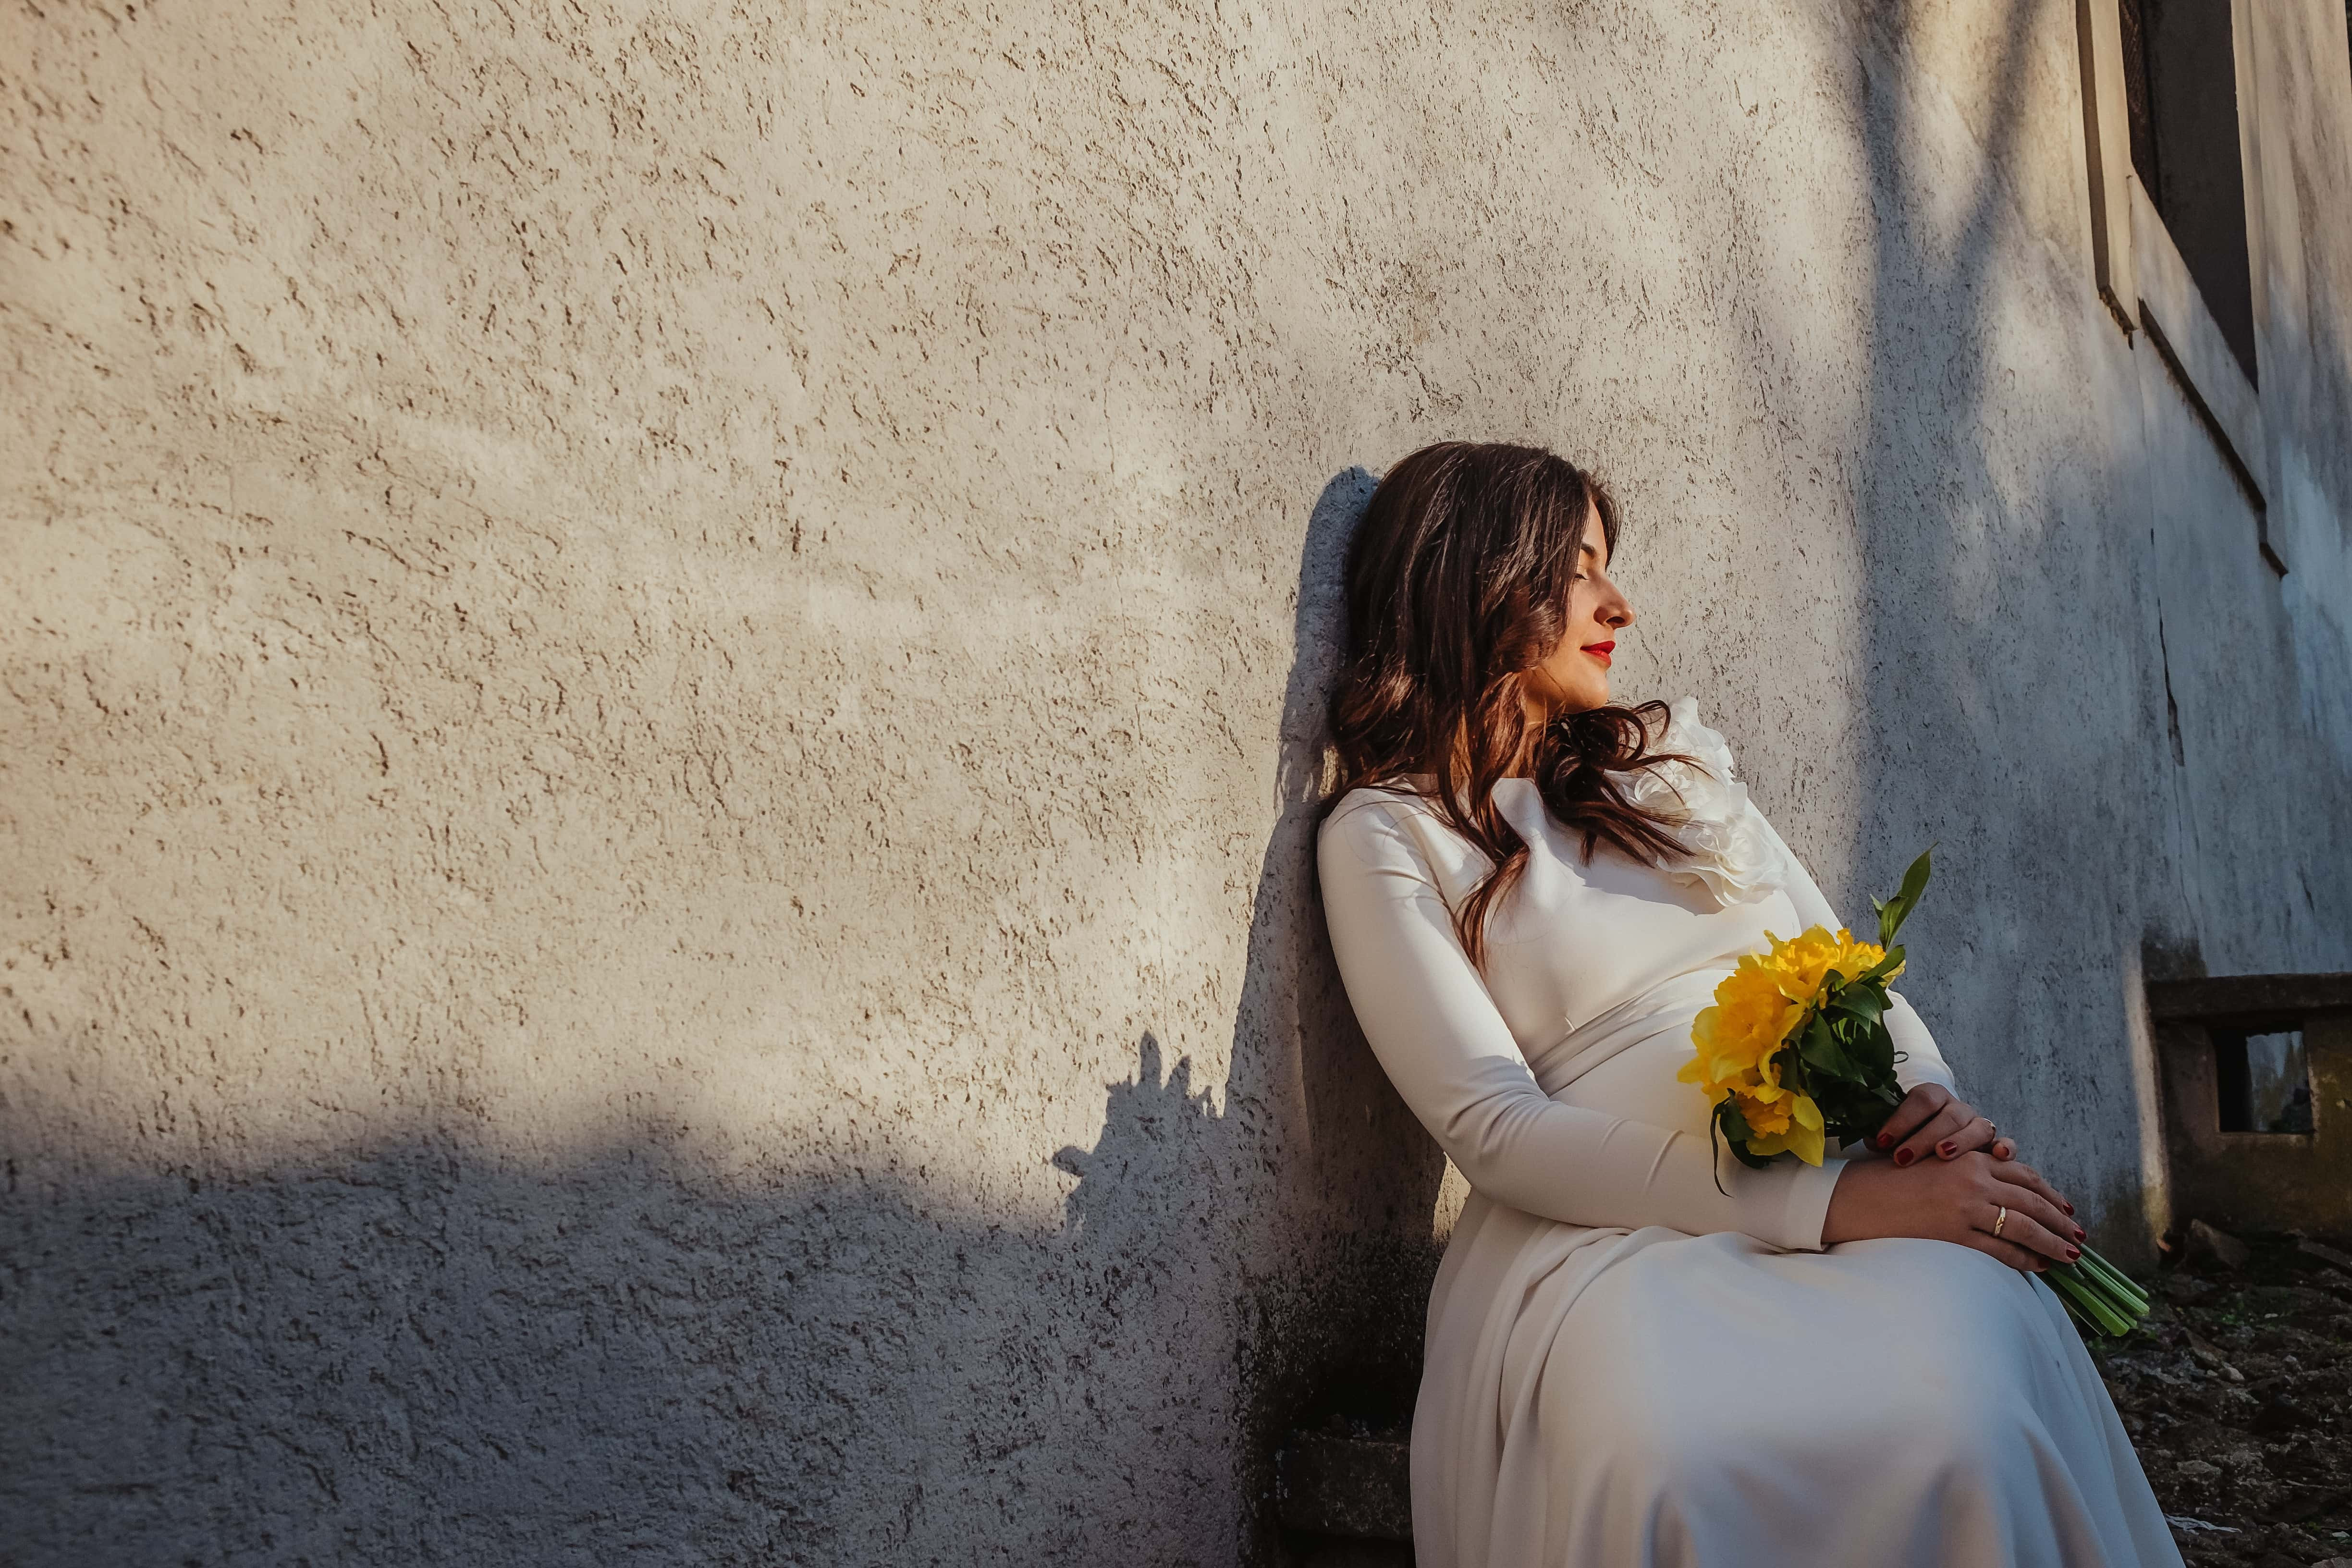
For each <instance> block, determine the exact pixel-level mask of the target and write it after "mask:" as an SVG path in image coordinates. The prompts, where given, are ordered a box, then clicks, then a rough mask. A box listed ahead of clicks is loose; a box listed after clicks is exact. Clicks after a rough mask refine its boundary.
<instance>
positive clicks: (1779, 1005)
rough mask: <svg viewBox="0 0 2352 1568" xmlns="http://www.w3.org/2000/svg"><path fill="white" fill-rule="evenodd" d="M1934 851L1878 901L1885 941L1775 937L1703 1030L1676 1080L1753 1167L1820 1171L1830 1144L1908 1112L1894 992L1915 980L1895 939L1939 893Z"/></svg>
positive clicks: (1843, 933)
mask: <svg viewBox="0 0 2352 1568" xmlns="http://www.w3.org/2000/svg"><path fill="white" fill-rule="evenodd" d="M1933 852H1934V851H1933V849H1932V848H1930V849H1929V850H1927V852H1924V853H1922V854H1921V855H1920V857H1919V858H1917V859H1916V860H1914V861H1912V862H1911V868H1910V869H1909V870H1907V871H1906V872H1904V874H1903V887H1902V889H1901V890H1900V891H1898V892H1897V893H1896V894H1895V897H1893V898H1892V899H1889V900H1885V901H1884V902H1881V901H1880V900H1875V899H1874V900H1871V907H1872V908H1874V909H1875V910H1877V911H1878V941H1877V942H1857V941H1856V940H1854V936H1853V932H1852V931H1847V930H1845V929H1844V928H1843V927H1840V928H1839V929H1838V931H1836V932H1835V933H1834V934H1832V932H1831V931H1829V930H1828V928H1826V927H1824V926H1813V927H1811V928H1810V929H1809V930H1807V931H1804V932H1802V933H1801V934H1800V935H1797V936H1792V937H1777V936H1774V935H1773V934H1772V933H1771V932H1770V931H1766V932H1765V933H1764V936H1765V940H1767V941H1768V942H1770V943H1771V944H1772V945H1771V947H1770V948H1769V950H1768V951H1766V952H1751V953H1748V954H1747V955H1746V956H1745V957H1743V958H1741V959H1740V961H1739V967H1738V969H1736V970H1734V971H1732V973H1730V974H1728V975H1727V976H1725V978H1724V981H1723V984H1720V985H1718V986H1717V987H1716V988H1715V1005H1714V1006H1712V1007H1709V1008H1706V1009H1705V1010H1704V1011H1702V1012H1701V1013H1700V1014H1699V1016H1698V1018H1697V1020H1696V1022H1695V1023H1694V1024H1693V1025H1692V1026H1691V1043H1692V1044H1693V1045H1695V1046H1696V1047H1698V1054H1697V1056H1696V1057H1694V1058H1692V1059H1691V1060H1690V1061H1689V1062H1687V1063H1686V1064H1685V1066H1684V1068H1683V1069H1682V1071H1681V1072H1680V1073H1679V1074H1677V1075H1676V1076H1677V1077H1678V1078H1679V1079H1681V1080H1682V1081H1683V1082H1685V1083H1696V1084H1698V1085H1700V1086H1702V1087H1703V1088H1705V1089H1706V1091H1707V1094H1708V1095H1709V1096H1710V1097H1712V1098H1714V1099H1715V1100H1716V1105H1715V1130H1716V1131H1717V1133H1719V1134H1720V1135H1721V1136H1722V1138H1723V1141H1724V1142H1727V1143H1728V1144H1730V1145H1731V1152H1733V1153H1734V1154H1736V1155H1738V1157H1739V1160H1740V1162H1741V1163H1743V1164H1748V1165H1753V1166H1758V1167H1761V1166H1763V1165H1766V1164H1768V1163H1770V1162H1771V1159H1772V1157H1773V1156H1774V1155H1776V1154H1782V1153H1789V1154H1794V1155H1796V1156H1797V1158H1799V1159H1800V1160H1802V1161H1804V1162H1805V1163H1807V1164H1809V1165H1818V1164H1820V1163H1822V1152H1823V1149H1824V1146H1825V1145H1826V1143H1827V1142H1828V1141H1829V1140H1830V1139H1832V1138H1834V1139H1836V1140H1837V1142H1838V1146H1839V1147H1840V1148H1843V1147H1844V1146H1845V1145H1846V1144H1848V1143H1851V1142H1853V1141H1854V1140H1856V1139H1858V1138H1865V1137H1867V1136H1869V1135H1870V1134H1871V1133H1872V1132H1874V1131H1877V1130H1878V1125H1879V1123H1881V1122H1883V1121H1885V1120H1886V1117H1887V1114H1888V1112H1890V1111H1892V1110H1894V1109H1895V1107H1896V1106H1897V1105H1900V1104H1901V1103H1902V1102H1903V1089H1902V1086H1901V1085H1900V1084H1899V1083H1897V1082H1896V1081H1895V1062H1896V1060H1897V1059H1898V1053H1897V1052H1896V1050H1895V1037H1894V1036H1892V1035H1891V1034H1889V1033H1888V1032H1887V1029H1886V1018H1885V1014H1886V1008H1887V997H1886V983H1887V982H1888V981H1890V980H1892V979H1894V978H1895V976H1896V975H1898V974H1900V973H1903V950H1902V949H1901V948H1899V947H1896V946H1895V945H1894V942H1895V932H1896V931H1898V930H1900V929H1901V927H1902V925H1903V921H1904V920H1905V918H1906V916H1908V915H1909V914H1910V912H1911V910H1912V906H1914V905H1915V904H1916V903H1917V902H1918V901H1919V895H1920V894H1921V893H1922V892H1924V891H1925V890H1926V889H1927V875H1928V860H1927V857H1928V855H1929V854H1932V853H1933Z"/></svg>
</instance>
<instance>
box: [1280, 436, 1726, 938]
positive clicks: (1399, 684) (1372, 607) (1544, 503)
mask: <svg viewBox="0 0 2352 1568" xmlns="http://www.w3.org/2000/svg"><path fill="white" fill-rule="evenodd" d="M1595 511H1598V512H1599V513H1600V515H1601V531H1602V532H1603V534H1604V535H1605V536H1606V537H1607V540H1608V546H1609V553H1610V556H1611V558H1612V560H1613V559H1614V558H1615V556H1616V553H1617V503H1616V502H1615V501H1614V500H1612V499H1611V497H1610V494H1609V492H1608V491H1607V490H1606V489H1602V488H1601V484H1600V482H1599V481H1598V480H1596V479H1594V478H1593V477H1592V476H1591V475H1590V474H1588V473H1586V472H1585V471H1584V470H1583V469H1581V468H1578V467H1576V465H1574V464H1573V463H1570V462H1569V461H1568V460H1567V459H1566V458H1560V457H1558V456H1556V455H1554V454H1553V453H1550V452H1547V451H1544V450H1542V449H1541V448H1539V447H1512V446H1505V445H1500V444H1496V443H1483V442H1467V441H1445V442H1441V443H1439V444H1438V445H1436V446H1433V447H1423V448H1422V449H1421V450H1420V451H1418V452H1415V453H1413V454H1412V456H1411V457H1409V458H1405V459H1404V460H1403V461H1402V462H1400V463H1399V464H1397V466H1396V467H1395V468H1391V469H1390V470H1389V472H1388V475H1387V477H1386V478H1384V479H1381V482H1380V485H1379V487H1378V488H1377V489H1375V490H1374V491H1373V492H1372V500H1371V504H1370V507H1369V508H1368V509H1367V510H1366V511H1365V513H1364V519H1363V521H1362V523H1361V524H1360V526H1359V527H1358V529H1357V531H1356V536H1355V539H1354V540H1353V542H1351V543H1350V545H1349V552H1348V566H1347V587H1348V651H1347V657H1346V659H1345V662H1344V663H1343V664H1342V665H1341V667H1340V672H1339V689H1338V690H1337V692H1336V693H1335V694H1334V695H1333V697H1332V700H1331V743H1332V747H1333V749H1334V750H1335V751H1336V752H1338V753H1339V774H1338V778H1337V780H1336V782H1335V783H1334V784H1333V787H1332V789H1331V792H1330V794H1329V795H1328V797H1327V799H1326V800H1325V802H1324V805H1323V811H1324V813H1325V814H1326V815H1327V816H1328V814H1329V812H1330V810H1331V808H1332V807H1333V806H1335V805H1338V803H1339V799H1340V797H1342V796H1344V795H1346V794H1347V793H1348V792H1349V790H1352V789H1355V788H1358V787H1359V786H1365V785H1372V786H1379V787H1383V788H1388V789H1393V790H1403V791H1409V792H1411V793H1413V794H1417V795H1420V796H1421V797H1422V798H1423V799H1424V800H1426V801H1428V802H1429V804H1430V805H1431V807H1432V808H1433V810H1434V811H1435V812H1436V813H1437V815H1438V816H1439V817H1440V818H1441V819H1443V820H1444V822H1445V823H1446V824H1447V826H1451V827H1452V828H1453V829H1454V831H1455V832H1457V833H1459V834H1461V835H1462V837H1465V838H1466V839H1468V840H1469V841H1470V842H1471V843H1472V844H1474V845H1475V846H1476V847H1478V848H1479V849H1480V850H1482V851H1484V852H1485V854H1486V858H1487V860H1488V861H1489V862H1490V864H1491V867H1492V868H1491V869H1490V870H1489V871H1488V872H1487V874H1486V876H1485V877H1484V878H1482V879H1480V880H1479V882H1478V885H1477V886H1476V887H1475V888H1474V889H1472V890H1471V892H1470V896H1469V897H1468V898H1466V899H1465V900H1462V903H1461V906H1460V907H1459V908H1457V909H1455V910H1454V934H1455V935H1457V936H1458V937H1460V938H1461V940H1462V946H1463V950H1464V951H1465V952H1467V953H1468V954H1469V955H1470V962H1471V963H1474V964H1480V965H1483V964H1484V963H1485V961H1486V919H1487V915H1488V913H1489V912H1490V911H1491V910H1493V908H1494V907H1495V904H1496V900H1499V899H1501V898H1502V897H1503V895H1504V894H1506V893H1507V892H1508V891H1509V890H1510V889H1511V888H1512V887H1513V886H1514V885H1515V884H1516V883H1517V881H1518V879H1519V877H1520V875H1521V874H1522V873H1523V872H1524V871H1525V870H1526V869H1527V864H1528V845H1527V841H1526V840H1525V839H1524V838H1522V837H1519V833H1518V830H1517V828H1515V827H1513V826H1511V825H1510V824H1509V823H1508V822H1507V821H1506V820H1504V817H1503V814H1502V813H1501V812H1500V811H1499V810H1497V809H1496V805H1495V801H1494V792H1495V785H1496V782H1497V781H1499V780H1501V779H1502V778H1504V777H1505V776H1507V773H1508V770H1509V768H1510V766H1511V764H1512V763H1514V762H1516V761H1517V759H1518V757H1519V754H1520V751H1521V747H1522V742H1523V738H1524V734H1525V729H1526V724H1527V720H1526V716H1525V715H1526V709H1525V706H1524V702H1523V699H1522V696H1521V691H1522V689H1523V687H1524V686H1525V684H1526V681H1527V677H1528V671H1530V670H1531V669H1533V668H1535V667H1536V666H1537V665H1538V664H1540V663H1541V662H1542V661H1543V660H1544V659H1545V658H1548V657H1549V655H1550V653H1551V652H1552V650H1553V649H1554V648H1555V647H1558V646H1559V639H1560V637H1562V636H1563V635H1565V633H1566V631H1567V618H1568V605H1569V590H1570V584H1571V583H1572V582H1573V581H1574V578H1575V574H1576V567H1577V559H1578V552H1579V551H1580V548H1581V547H1582V544H1583V542H1584V530H1585V525H1586V520H1587V519H1588V518H1589V517H1591V515H1592V513H1593V512H1595ZM1665 714H1666V705H1665V704H1664V703H1663V702H1644V703H1642V704H1640V705H1639V706H1637V707H1632V708H1621V707H1613V706H1612V707H1602V708H1593V709H1588V710H1584V711H1582V712H1577V713H1561V714H1558V715H1556V716H1555V717H1553V719H1552V720H1551V721H1550V722H1549V723H1548V724H1547V725H1546V726H1545V727H1544V731H1543V733H1542V734H1541V735H1540V736H1539V737H1538V739H1537V742H1536V747H1535V760H1534V770H1533V771H1534V777H1535V784H1536V790H1537V792H1538V795H1541V796H1542V799H1543V803H1544V805H1545V807H1546V809H1548V810H1549V812H1550V813H1551V815H1552V817H1553V818H1554V819H1555V820H1556V821H1558V822H1559V823H1560V824H1561V825H1562V826H1565V827H1566V828H1568V829H1569V830H1570V832H1579V833H1581V834H1582V835H1583V836H1584V853H1585V854H1586V856H1587V857H1590V856H1591V854H1592V852H1593V849H1594V847H1596V846H1597V845H1599V844H1600V843H1601V841H1603V840H1606V841H1607V842H1609V843H1610V844H1612V845H1614V846H1615V847H1617V848H1619V849H1621V850H1622V851H1623V852H1624V853H1625V854H1627V855H1629V856H1631V857H1633V858H1634V859H1636V860H1643V861H1650V862H1655V861H1658V860H1660V859H1663V858H1668V857H1670V856H1672V855H1674V854H1675V853H1676V846H1675V840H1674V839H1673V838H1672V837H1669V836H1668V835H1667V833H1666V832H1665V830H1664V819H1662V818H1660V817H1658V816H1655V815H1654V814H1652V813H1650V812H1648V811H1645V810H1643V808H1641V807H1639V806H1637V805H1633V802H1631V801H1630V800H1628V799H1626V797H1625V795H1623V793H1622V791H1621V790H1620V789H1619V787H1618V785H1617V783H1616V781H1615V780H1613V779H1612V778H1611V776H1610V774H1611V773H1612V772H1624V771H1626V770H1630V769H1634V768H1640V767H1643V766H1647V765H1649V764H1652V763H1661V762H1669V761H1683V762H1693V761H1695V759H1692V758H1688V757H1685V756H1683V754H1682V753H1680V752H1652V751H1650V750H1649V749H1648V748H1649V743H1650V740H1651V731H1650V723H1651V722H1652V721H1657V722H1658V724H1659V728H1660V730H1661V731H1663V729H1664V717H1665ZM1407 775H1423V777H1425V778H1428V779H1432V780H1433V782H1432V783H1430V784H1428V785H1427V787H1423V784H1422V782H1421V780H1420V779H1410V780H1409V779H1408V776H1407Z"/></svg>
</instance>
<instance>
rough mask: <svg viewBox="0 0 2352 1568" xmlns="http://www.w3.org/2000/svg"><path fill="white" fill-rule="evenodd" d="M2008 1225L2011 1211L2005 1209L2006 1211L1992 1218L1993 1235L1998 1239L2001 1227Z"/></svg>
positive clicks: (2003, 1210)
mask: <svg viewBox="0 0 2352 1568" xmlns="http://www.w3.org/2000/svg"><path fill="white" fill-rule="evenodd" d="M2008 1223H2009V1210H2007V1209H2005V1208H2004V1209H2002V1210H2001V1211H2000V1213H1999V1214H1996V1215H1993V1216H1992V1233H1993V1235H1995V1236H1996V1237H1998V1236H1999V1235H2000V1227H2001V1226H2005V1225H2007V1224H2008Z"/></svg>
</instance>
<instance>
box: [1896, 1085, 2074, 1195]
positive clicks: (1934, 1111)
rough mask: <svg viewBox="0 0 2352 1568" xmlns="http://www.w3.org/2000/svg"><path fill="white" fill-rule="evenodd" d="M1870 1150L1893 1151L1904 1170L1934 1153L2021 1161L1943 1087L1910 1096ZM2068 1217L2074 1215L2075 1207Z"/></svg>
mask: <svg viewBox="0 0 2352 1568" xmlns="http://www.w3.org/2000/svg"><path fill="white" fill-rule="evenodd" d="M1870 1146H1871V1147H1872V1148H1873V1149H1874V1150H1877V1151H1878V1152H1882V1153H1884V1152H1887V1151H1890V1150H1891V1151H1893V1157H1894V1160H1895V1164H1897V1165H1903V1166H1907V1165H1909V1164H1911V1163H1913V1162H1914V1161H1916V1160H1924V1159H1926V1158H1927V1152H1928V1151H1929V1150H1931V1149H1932V1150H1934V1151H1935V1152H1936V1156H1937V1158H1938V1159H1942V1160H1957V1159H1958V1158H1959V1157H1960V1156H1961V1155H1963V1154H1966V1153H1969V1152H1971V1151H1973V1150H1978V1149H1982V1150H1984V1151H1985V1152H1988V1153H1990V1155H1992V1157H1993V1158H1994V1159H1996V1160H2014V1159H2016V1158H2017V1145H2016V1143H2014V1142H2011V1140H2009V1139H2007V1138H2004V1137H2002V1136H2001V1135H2000V1129H1998V1128H1996V1127H1995V1126H1994V1125H1993V1124H1992V1122H1991V1121H1990V1120H1988V1119H1987V1118H1985V1117H1982V1116H1979V1115H1978V1114H1977V1108H1976V1107H1975V1106H1973V1105H1970V1104H1969V1102H1968V1101H1967V1100H1962V1099H1960V1098H1959V1097H1958V1095H1956V1094H1954V1093H1953V1092H1952V1091H1951V1090H1950V1089H1946V1088H1945V1087H1944V1086H1943V1085H1942V1084H1940V1083H1923V1084H1921V1085H1919V1086H1918V1087H1917V1088H1916V1089H1913V1090H1912V1091H1911V1092H1910V1093H1908V1094H1906V1095H1905V1096H1904V1097H1903V1103H1902V1104H1900V1105H1898V1106H1896V1107H1895V1110H1894V1111H1893V1113H1892V1114H1890V1115H1889V1116H1888V1117H1887V1118H1886V1120H1885V1121H1884V1122H1883V1123H1881V1124H1880V1126H1879V1129H1878V1131H1877V1133H1876V1134H1875V1135H1874V1136H1873V1137H1872V1139H1871V1141H1870ZM2066 1212H2067V1213H2068V1214H2073V1213H2074V1209H2073V1208H2072V1207H2069V1208H2068V1209H2067V1210H2066Z"/></svg>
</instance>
